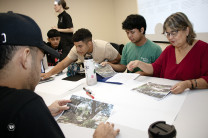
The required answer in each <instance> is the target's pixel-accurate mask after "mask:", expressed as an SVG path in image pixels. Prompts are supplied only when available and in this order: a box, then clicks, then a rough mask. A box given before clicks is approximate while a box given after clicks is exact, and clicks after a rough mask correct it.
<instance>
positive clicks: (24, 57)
mask: <svg viewBox="0 0 208 138" xmlns="http://www.w3.org/2000/svg"><path fill="white" fill-rule="evenodd" d="M30 54H31V50H30V49H29V48H25V49H24V50H23V52H22V54H21V65H22V68H24V69H27V68H28V67H29V66H30V65H31V62H30Z"/></svg>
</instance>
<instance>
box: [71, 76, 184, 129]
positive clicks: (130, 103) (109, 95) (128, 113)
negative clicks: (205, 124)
mask: <svg viewBox="0 0 208 138" xmlns="http://www.w3.org/2000/svg"><path fill="white" fill-rule="evenodd" d="M142 84H143V83H141V82H138V81H133V80H132V81H129V82H128V84H124V85H114V84H104V83H100V82H98V84H97V85H94V86H88V87H87V89H89V90H91V92H92V94H93V95H94V97H95V100H97V101H104V102H107V103H111V104H113V105H114V107H115V108H114V111H113V112H112V115H111V117H110V118H109V120H108V121H109V122H113V123H115V124H120V125H123V126H127V127H130V128H134V129H139V130H141V131H147V130H148V127H149V126H150V124H152V123H153V122H155V121H161V120H162V121H166V122H167V123H168V124H173V122H174V120H175V118H176V116H177V114H178V112H179V111H180V108H181V106H182V104H183V102H184V100H185V98H186V95H187V92H184V93H182V94H180V95H174V94H170V95H168V96H167V97H165V98H164V99H162V100H160V101H158V100H155V98H153V97H150V96H148V95H145V94H142V93H138V92H135V91H132V90H131V89H132V88H134V87H136V86H139V85H142ZM163 84H164V83H163ZM74 95H79V96H83V97H85V96H86V97H88V96H87V95H86V94H85V92H84V90H83V91H78V92H76V93H74ZM176 103H177V104H176Z"/></svg>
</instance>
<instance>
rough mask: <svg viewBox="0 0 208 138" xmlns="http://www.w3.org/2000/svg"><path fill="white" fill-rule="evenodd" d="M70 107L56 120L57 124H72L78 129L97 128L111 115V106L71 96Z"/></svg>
mask: <svg viewBox="0 0 208 138" xmlns="http://www.w3.org/2000/svg"><path fill="white" fill-rule="evenodd" d="M70 100H71V103H68V106H69V107H70V108H69V109H68V110H66V111H64V113H63V114H62V115H61V116H60V118H59V119H58V120H57V122H58V123H64V124H67V123H72V124H75V125H77V126H80V127H86V128H93V129H95V128H97V126H98V124H99V123H101V122H105V121H106V120H108V118H109V117H110V115H111V112H112V109H113V105H112V104H108V103H103V102H99V101H95V100H92V99H88V98H84V97H80V96H76V95H72V96H71V98H70Z"/></svg>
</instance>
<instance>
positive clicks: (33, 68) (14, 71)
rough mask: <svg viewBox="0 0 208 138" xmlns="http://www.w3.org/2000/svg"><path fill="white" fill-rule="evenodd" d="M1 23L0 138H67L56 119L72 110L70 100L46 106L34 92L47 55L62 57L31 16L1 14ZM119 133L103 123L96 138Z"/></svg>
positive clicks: (108, 124) (9, 13)
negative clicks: (47, 41)
mask: <svg viewBox="0 0 208 138" xmlns="http://www.w3.org/2000/svg"><path fill="white" fill-rule="evenodd" d="M0 20H1V22H0V110H1V114H0V132H1V133H0V137H1V138H9V137H16V138H26V137H27V138H45V137H50V138H64V134H63V132H62V131H61V129H60V127H59V125H58V124H57V122H56V121H55V119H54V117H53V116H57V115H58V114H60V113H61V112H62V111H64V110H67V109H69V107H67V106H66V104H67V103H68V102H70V100H60V101H55V102H54V103H52V104H51V105H50V106H48V107H47V106H46V104H45V102H44V101H43V99H42V98H41V97H40V96H39V95H37V94H36V93H35V92H34V89H35V87H36V85H37V84H38V82H39V81H40V74H41V73H40V72H41V60H42V59H43V56H44V52H46V53H50V54H51V55H53V56H55V57H59V54H58V52H56V51H55V50H54V49H52V48H50V47H48V46H47V45H45V44H44V43H43V39H42V35H41V30H40V28H39V27H38V25H37V24H36V23H35V21H34V20H33V19H31V18H30V17H28V16H25V15H22V14H16V13H13V12H8V13H0ZM31 30H33V31H31ZM52 115H53V116H52ZM118 133H119V129H117V130H114V125H113V124H110V123H101V124H100V125H99V126H98V127H97V129H96V130H95V133H94V138H100V137H102V138H107V137H112V138H115V137H116V135H117V134H118Z"/></svg>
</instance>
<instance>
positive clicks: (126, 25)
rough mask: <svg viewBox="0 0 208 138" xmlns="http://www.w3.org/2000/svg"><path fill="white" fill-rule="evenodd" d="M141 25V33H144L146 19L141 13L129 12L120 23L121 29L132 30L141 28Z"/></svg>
mask: <svg viewBox="0 0 208 138" xmlns="http://www.w3.org/2000/svg"><path fill="white" fill-rule="evenodd" d="M142 27H143V28H144V33H143V34H145V31H146V28H147V25H146V20H145V18H144V17H143V16H142V15H138V14H131V15H129V16H127V18H126V19H125V20H124V21H123V23H122V29H124V30H132V29H135V28H137V29H138V30H141V28H142Z"/></svg>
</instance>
